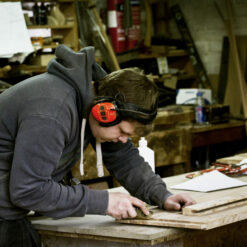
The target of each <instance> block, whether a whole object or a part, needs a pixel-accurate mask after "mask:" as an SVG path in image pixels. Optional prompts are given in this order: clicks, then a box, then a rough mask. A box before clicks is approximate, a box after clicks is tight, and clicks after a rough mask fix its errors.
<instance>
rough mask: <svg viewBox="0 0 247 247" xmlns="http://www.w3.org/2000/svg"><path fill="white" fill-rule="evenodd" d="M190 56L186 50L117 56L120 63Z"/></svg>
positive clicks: (133, 52) (128, 53) (136, 52)
mask: <svg viewBox="0 0 247 247" xmlns="http://www.w3.org/2000/svg"><path fill="white" fill-rule="evenodd" d="M181 56H188V53H187V52H186V51H185V50H172V51H168V52H166V53H162V54H161V53H150V54H149V53H140V52H139V51H132V52H127V53H124V54H119V55H117V60H118V62H119V63H124V62H127V61H129V60H137V59H151V58H158V57H181Z"/></svg>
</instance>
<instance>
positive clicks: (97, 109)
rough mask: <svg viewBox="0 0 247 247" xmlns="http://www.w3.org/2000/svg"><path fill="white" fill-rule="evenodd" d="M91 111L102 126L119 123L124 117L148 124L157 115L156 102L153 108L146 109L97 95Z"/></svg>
mask: <svg viewBox="0 0 247 247" xmlns="http://www.w3.org/2000/svg"><path fill="white" fill-rule="evenodd" d="M91 113H92V116H93V117H94V118H95V119H96V120H97V121H98V122H99V124H100V126H102V127H110V126H114V125H116V124H119V123H120V122H121V121H122V119H124V118H132V119H134V120H136V121H138V122H140V123H143V124H148V123H151V122H152V121H153V120H154V119H155V117H156V115H157V104H156V105H155V107H154V109H152V110H146V109H144V108H141V107H139V106H137V105H135V104H132V103H128V102H123V101H121V100H118V99H116V98H113V97H97V98H96V102H95V103H94V105H93V107H92V109H91Z"/></svg>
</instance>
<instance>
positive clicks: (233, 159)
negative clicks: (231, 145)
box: [216, 153, 247, 165]
mask: <svg viewBox="0 0 247 247" xmlns="http://www.w3.org/2000/svg"><path fill="white" fill-rule="evenodd" d="M244 159H247V153H241V154H237V155H234V156H230V157H224V158H220V159H217V160H216V162H219V163H223V164H229V165H232V164H234V165H237V164H238V163H239V162H241V161H242V160H244Z"/></svg>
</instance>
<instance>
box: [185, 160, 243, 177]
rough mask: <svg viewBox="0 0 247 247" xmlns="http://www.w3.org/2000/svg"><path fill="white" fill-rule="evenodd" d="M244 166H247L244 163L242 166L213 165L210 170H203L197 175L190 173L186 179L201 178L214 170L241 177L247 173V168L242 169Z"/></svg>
mask: <svg viewBox="0 0 247 247" xmlns="http://www.w3.org/2000/svg"><path fill="white" fill-rule="evenodd" d="M243 165H247V164H246V163H243V164H241V165H236V164H223V163H212V166H211V167H210V168H209V169H204V170H201V171H198V172H195V173H190V174H188V175H186V178H194V177H197V176H200V175H202V174H204V173H207V172H211V171H214V170H217V171H219V172H222V173H224V174H225V175H228V176H234V175H241V174H243V173H245V172H247V168H246V167H244V168H242V166H243Z"/></svg>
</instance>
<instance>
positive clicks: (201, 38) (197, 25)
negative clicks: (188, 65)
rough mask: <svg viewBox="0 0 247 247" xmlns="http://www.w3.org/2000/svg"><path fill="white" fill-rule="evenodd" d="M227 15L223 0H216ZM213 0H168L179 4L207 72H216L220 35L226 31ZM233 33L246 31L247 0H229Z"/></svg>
mask: <svg viewBox="0 0 247 247" xmlns="http://www.w3.org/2000/svg"><path fill="white" fill-rule="evenodd" d="M215 1H216V2H217V3H218V5H219V6H220V7H221V10H222V12H223V13H224V14H225V16H227V15H226V14H227V12H226V8H225V6H226V5H225V1H222V0H215ZM215 1H214V0H169V5H170V6H172V5H174V4H179V6H180V8H181V10H182V12H183V14H184V17H185V19H186V22H187V25H188V27H189V29H190V32H191V35H192V37H193V40H194V43H195V45H196V47H197V50H198V52H199V54H200V57H201V59H202V61H203V64H204V66H205V69H206V70H207V73H208V74H219V70H220V59H221V50H222V38H223V37H224V36H226V35H227V33H226V30H225V27H224V24H223V22H222V20H221V18H220V16H219V14H218V12H217V10H216V7H215V4H214V2H215ZM232 4H233V15H234V29H235V34H236V35H247V0H232ZM170 31H171V33H172V37H173V38H179V37H180V34H179V32H178V30H177V26H176V24H175V22H174V21H173V20H171V21H170Z"/></svg>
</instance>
